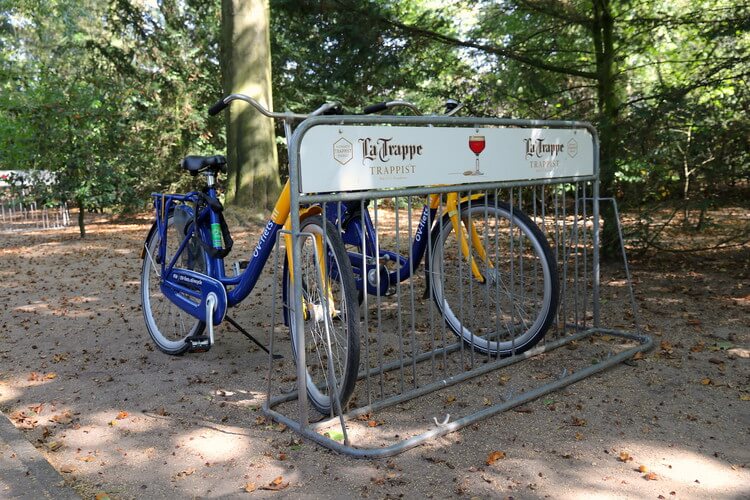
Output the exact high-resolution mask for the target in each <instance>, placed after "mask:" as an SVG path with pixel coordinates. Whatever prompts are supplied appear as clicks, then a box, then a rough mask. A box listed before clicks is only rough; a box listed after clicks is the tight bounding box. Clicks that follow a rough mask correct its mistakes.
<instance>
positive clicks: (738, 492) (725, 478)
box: [621, 443, 750, 498]
mask: <svg viewBox="0 0 750 500" xmlns="http://www.w3.org/2000/svg"><path fill="white" fill-rule="evenodd" d="M621 446H622V449H623V450H627V449H632V450H633V452H632V455H633V461H632V462H630V463H632V464H635V465H633V467H634V468H637V467H639V466H640V465H643V466H645V467H646V468H647V469H648V471H650V472H653V473H655V474H656V475H657V478H662V479H667V480H669V481H674V482H675V483H678V484H682V485H683V486H684V487H687V488H691V489H695V491H696V492H698V491H699V492H702V494H704V495H705V498H718V497H720V496H724V495H727V494H729V495H731V496H732V497H736V498H740V497H743V496H744V495H747V494H748V493H750V483H749V482H748V480H749V479H750V477H748V476H749V473H748V471H746V470H744V469H741V468H739V467H733V466H732V464H728V463H726V462H722V461H721V460H717V459H715V458H713V457H710V456H707V455H705V454H702V453H697V452H695V451H693V450H689V449H685V448H682V447H678V446H674V447H671V448H669V447H665V446H654V445H650V444H647V443H637V444H633V443H622V444H621ZM706 453H708V452H706Z"/></svg>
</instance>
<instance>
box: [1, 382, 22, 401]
mask: <svg viewBox="0 0 750 500" xmlns="http://www.w3.org/2000/svg"><path fill="white" fill-rule="evenodd" d="M19 397H21V391H19V390H18V389H16V388H14V387H11V386H9V385H8V384H6V383H4V382H0V403H7V402H9V401H11V400H13V399H18V398H19Z"/></svg>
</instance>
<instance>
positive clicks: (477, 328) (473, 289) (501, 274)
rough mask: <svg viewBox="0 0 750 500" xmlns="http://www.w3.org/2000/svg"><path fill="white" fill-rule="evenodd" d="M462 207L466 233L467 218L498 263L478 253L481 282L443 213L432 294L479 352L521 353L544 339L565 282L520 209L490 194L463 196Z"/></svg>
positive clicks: (435, 242) (436, 233) (436, 234)
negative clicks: (469, 198)
mask: <svg viewBox="0 0 750 500" xmlns="http://www.w3.org/2000/svg"><path fill="white" fill-rule="evenodd" d="M459 213H460V217H461V220H462V221H463V224H462V227H463V228H464V230H465V231H466V228H467V227H468V224H467V221H468V220H471V221H472V225H474V227H478V229H477V233H478V235H479V236H478V238H479V239H478V241H479V242H481V246H482V247H484V248H485V251H486V252H487V253H488V255H490V259H489V260H490V262H491V263H492V264H493V266H492V268H490V267H489V266H487V265H486V263H485V261H483V260H482V259H481V258H480V257H475V262H477V264H478V267H479V270H480V273H481V276H482V277H483V279H484V281H483V282H482V281H481V279H478V278H477V277H476V276H475V275H474V274H473V273H472V271H471V266H470V265H469V262H468V259H466V258H465V257H463V255H462V253H461V251H460V250H459V247H458V244H457V243H458V242H457V239H456V237H455V234H454V233H455V231H454V228H453V224H452V223H451V220H450V217H449V216H448V215H447V214H446V215H444V216H443V217H442V218H441V220H440V222H439V224H436V225H435V227H434V228H433V231H432V253H431V255H430V258H429V274H430V289H431V295H432V298H433V300H434V302H435V304H436V306H437V309H438V311H439V312H440V314H441V315H442V316H443V318H444V319H445V321H446V323H447V324H448V326H449V327H450V329H451V330H452V331H453V333H455V334H456V335H457V336H458V337H459V338H460V339H462V340H463V341H465V342H466V343H467V344H469V345H470V346H472V348H473V349H474V350H476V351H478V352H480V353H484V354H490V355H494V356H499V357H506V356H511V355H514V354H520V353H522V352H524V351H526V350H528V349H530V348H531V347H533V346H534V345H536V344H537V343H538V342H539V341H540V340H541V339H542V338H543V337H544V335H545V334H546V332H547V330H548V329H549V327H550V326H551V325H552V322H553V321H554V317H555V314H556V312H557V306H558V301H559V297H560V286H559V282H558V275H557V266H556V264H555V259H554V257H553V254H552V250H551V249H550V246H549V243H548V242H547V238H546V237H545V236H544V234H543V233H542V231H541V230H540V229H539V227H538V226H537V225H536V224H535V223H534V222H533V221H532V220H531V219H530V218H529V217H528V216H527V215H526V214H525V213H524V212H522V211H521V210H520V209H518V208H513V209H512V210H511V207H510V205H508V204H507V203H503V202H499V201H495V200H494V199H492V198H484V199H481V200H476V201H471V202H464V203H462V204H461V205H460V207H459ZM476 246H479V245H476ZM469 247H470V248H471V245H469ZM471 251H472V254H474V255H476V249H475V248H471ZM488 285H489V286H488ZM451 295H453V296H454V298H452V299H451V300H450V302H449V298H448V297H450V296H451ZM456 296H457V297H458V303H456V302H457V299H456Z"/></svg>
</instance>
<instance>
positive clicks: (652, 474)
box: [643, 472, 659, 481]
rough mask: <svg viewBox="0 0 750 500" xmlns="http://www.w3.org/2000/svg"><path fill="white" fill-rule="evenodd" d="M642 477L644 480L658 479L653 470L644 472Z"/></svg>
mask: <svg viewBox="0 0 750 500" xmlns="http://www.w3.org/2000/svg"><path fill="white" fill-rule="evenodd" d="M643 478H644V479H645V480H646V481H656V480H657V479H659V476H657V475H656V473H654V472H649V473H648V474H646V475H645V476H643Z"/></svg>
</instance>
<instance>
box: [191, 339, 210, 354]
mask: <svg viewBox="0 0 750 500" xmlns="http://www.w3.org/2000/svg"><path fill="white" fill-rule="evenodd" d="M185 342H187V343H188V344H189V345H190V347H189V348H188V350H189V351H190V352H208V350H209V349H211V339H210V338H209V337H208V336H207V335H201V336H198V337H188V338H186V339H185Z"/></svg>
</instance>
